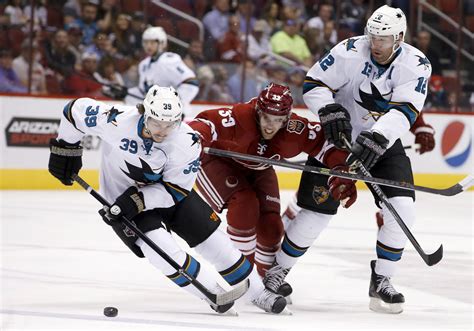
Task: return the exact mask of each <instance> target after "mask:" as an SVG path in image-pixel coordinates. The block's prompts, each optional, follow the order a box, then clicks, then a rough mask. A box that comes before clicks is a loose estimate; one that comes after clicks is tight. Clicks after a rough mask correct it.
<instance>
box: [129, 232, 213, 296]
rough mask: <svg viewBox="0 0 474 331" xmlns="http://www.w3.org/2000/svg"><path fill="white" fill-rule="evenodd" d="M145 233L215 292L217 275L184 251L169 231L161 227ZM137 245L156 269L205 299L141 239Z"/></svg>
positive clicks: (189, 272) (190, 273)
mask: <svg viewBox="0 0 474 331" xmlns="http://www.w3.org/2000/svg"><path fill="white" fill-rule="evenodd" d="M146 235H147V236H148V237H149V238H150V239H151V240H152V241H153V242H154V243H156V244H157V245H158V246H159V247H160V248H161V249H162V250H163V251H164V252H165V253H166V254H168V255H169V257H171V258H172V259H173V260H174V261H176V263H178V264H179V265H180V266H182V267H183V268H184V269H185V270H186V272H187V273H188V274H189V275H191V276H193V277H194V278H196V279H197V280H198V281H199V282H201V284H203V285H204V286H205V287H207V288H208V289H209V290H210V291H211V292H214V293H216V289H217V277H216V275H215V274H213V273H212V272H211V271H210V270H209V269H207V268H206V267H205V266H203V265H201V264H200V263H199V262H198V261H197V260H196V259H194V258H193V257H192V256H191V255H189V254H187V253H186V252H184V251H183V250H182V249H181V248H180V247H179V246H178V244H177V243H176V242H175V241H174V239H173V237H172V236H171V234H170V233H169V232H167V231H166V230H165V229H163V228H159V229H157V230H153V231H149V232H147V233H146ZM137 245H138V246H139V247H140V248H141V250H142V252H143V254H144V255H145V257H146V258H147V259H148V261H150V263H151V264H152V265H153V266H154V267H155V268H157V269H159V270H161V272H163V273H164V274H165V275H166V276H167V277H168V278H169V279H170V280H172V281H173V282H174V283H175V284H176V285H178V286H179V287H182V288H183V289H185V290H186V291H188V292H189V293H191V294H193V295H195V296H197V297H198V298H200V299H206V297H205V296H204V294H202V293H201V292H200V291H199V290H198V289H196V288H195V287H194V286H192V285H190V282H189V281H188V280H187V279H186V278H185V277H184V276H182V275H180V274H179V273H178V271H177V270H176V269H175V268H173V267H172V266H171V265H169V264H168V262H166V261H165V260H164V259H163V258H162V257H161V256H160V255H158V253H156V252H155V251H154V250H153V249H152V248H151V247H150V246H148V245H147V244H146V243H145V242H144V241H143V240H141V239H138V240H137Z"/></svg>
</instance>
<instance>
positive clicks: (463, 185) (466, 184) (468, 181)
mask: <svg viewBox="0 0 474 331" xmlns="http://www.w3.org/2000/svg"><path fill="white" fill-rule="evenodd" d="M204 152H205V153H206V154H211V155H216V156H223V157H229V158H235V159H239V160H245V161H250V162H256V163H264V164H269V165H273V166H279V167H285V168H290V169H297V170H302V171H306V172H312V173H315V174H321V175H325V176H336V177H340V178H347V179H352V180H360V181H363V182H366V183H372V184H378V185H382V186H390V187H396V188H400V189H404V190H412V191H420V192H426V193H431V194H438V195H443V196H448V197H449V196H453V195H456V194H459V193H461V192H463V191H466V190H467V189H469V188H470V187H471V186H473V185H474V177H472V176H471V175H469V176H467V177H466V178H464V179H463V180H462V181H460V182H459V183H457V184H455V185H453V186H451V187H448V188H445V189H437V188H431V187H425V186H419V185H413V184H411V183H406V182H398V181H394V180H389V179H383V178H374V177H367V176H364V175H360V174H353V173H349V172H343V171H338V170H331V169H327V168H320V167H316V166H309V165H302V164H298V163H294V162H289V161H285V160H274V159H269V158H266V157H261V156H256V155H249V154H242V153H237V152H232V151H226V150H222V149H217V148H211V147H204Z"/></svg>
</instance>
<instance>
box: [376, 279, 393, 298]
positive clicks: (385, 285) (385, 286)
mask: <svg viewBox="0 0 474 331" xmlns="http://www.w3.org/2000/svg"><path fill="white" fill-rule="evenodd" d="M380 291H382V292H384V293H385V294H388V295H390V296H394V295H397V294H398V292H397V291H396V290H395V288H394V287H393V286H392V284H391V283H390V277H384V276H382V277H379V285H378V286H377V292H380Z"/></svg>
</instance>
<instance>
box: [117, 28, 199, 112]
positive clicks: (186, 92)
mask: <svg viewBox="0 0 474 331" xmlns="http://www.w3.org/2000/svg"><path fill="white" fill-rule="evenodd" d="M142 43H143V50H144V51H145V53H146V55H147V57H146V58H145V59H143V60H142V61H141V62H140V64H139V65H138V76H139V77H138V78H139V82H138V86H137V87H133V88H131V89H129V90H128V92H130V94H128V95H127V97H126V98H125V100H124V101H125V103H126V104H127V105H133V106H135V105H136V104H137V103H140V102H141V101H142V100H143V97H144V96H145V94H146V93H147V92H148V89H149V88H150V87H151V86H153V85H155V84H156V85H159V86H172V87H174V88H175V89H176V91H178V93H179V95H180V97H181V101H182V103H183V110H184V115H188V114H189V111H190V104H191V101H193V99H194V98H195V97H196V95H197V94H198V92H199V82H198V80H197V78H196V75H195V73H194V72H193V71H192V70H191V69H190V68H189V67H188V66H187V65H186V64H185V63H184V62H183V60H182V59H181V56H179V55H178V54H176V53H172V52H166V49H167V47H168V37H167V35H166V32H165V30H163V28H162V27H159V26H153V27H149V28H147V29H146V30H145V31H144V32H143V36H142ZM135 96H140V97H142V98H141V99H137V98H136V97H135Z"/></svg>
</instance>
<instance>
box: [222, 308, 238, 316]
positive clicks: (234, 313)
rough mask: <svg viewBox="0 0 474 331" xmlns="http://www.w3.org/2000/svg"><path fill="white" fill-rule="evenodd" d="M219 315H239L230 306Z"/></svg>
mask: <svg viewBox="0 0 474 331" xmlns="http://www.w3.org/2000/svg"><path fill="white" fill-rule="evenodd" d="M219 316H239V313H238V312H237V310H235V309H234V308H230V309H229V310H228V311H226V312H225V313H222V314H219Z"/></svg>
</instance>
